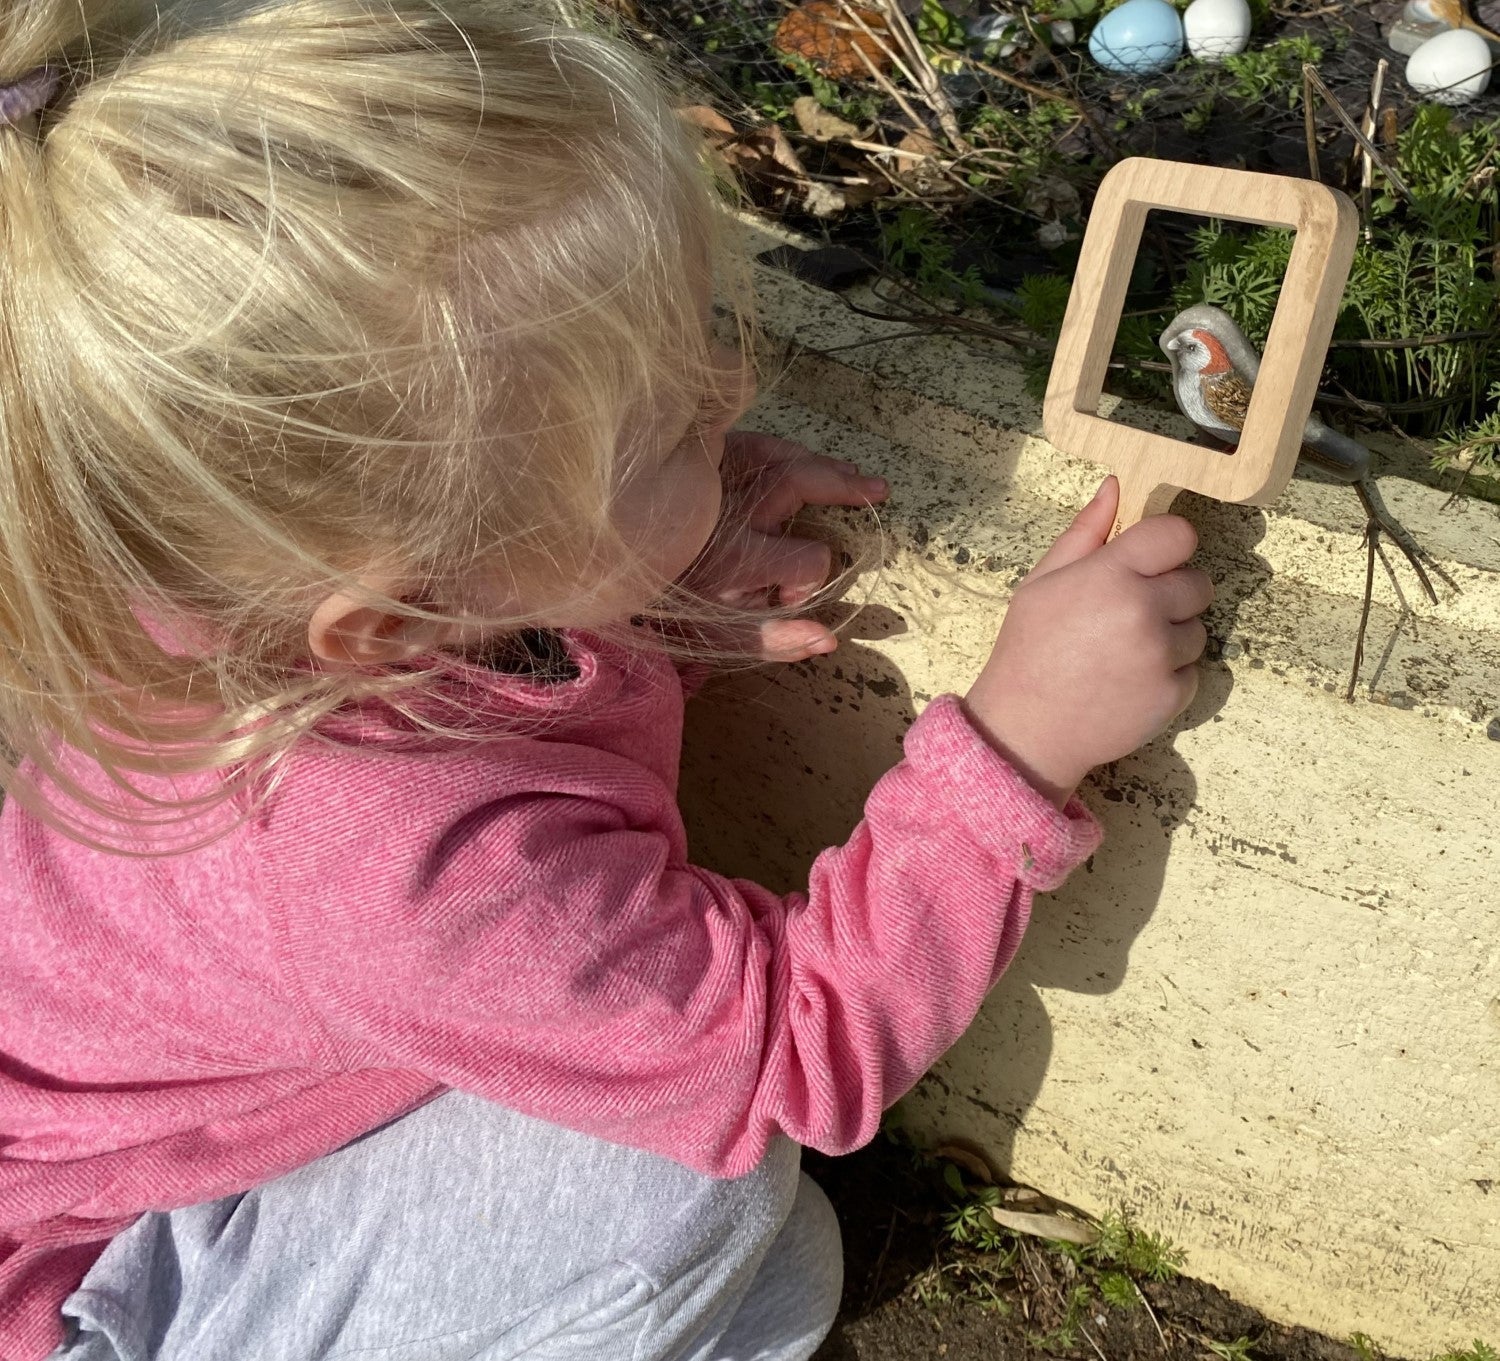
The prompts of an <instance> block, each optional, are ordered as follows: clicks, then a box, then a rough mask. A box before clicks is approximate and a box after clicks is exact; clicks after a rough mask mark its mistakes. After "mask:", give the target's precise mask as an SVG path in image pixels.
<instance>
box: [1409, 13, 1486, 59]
mask: <svg viewBox="0 0 1500 1361" xmlns="http://www.w3.org/2000/svg"><path fill="white" fill-rule="evenodd" d="M1455 28H1467V29H1471V30H1473V31H1474V32H1475V33H1477V34H1479V36H1480V37H1481V38H1483V39H1484V40H1485V41H1486V42H1487V43H1489V45H1490V47H1491V48H1492V49H1496V50H1500V33H1491V32H1490V30H1489V29H1487V28H1485V27H1484V26H1483V25H1481V24H1476V23H1475V22H1474V20H1473V19H1471V18H1470V17H1469V14H1468V11H1467V10H1465V9H1464V0H1406V4H1405V5H1403V6H1402V7H1401V14H1400V16H1399V17H1398V18H1397V19H1396V22H1395V23H1394V24H1392V25H1391V27H1390V28H1389V30H1387V32H1386V35H1385V40H1386V42H1387V43H1389V44H1390V46H1391V50H1392V51H1395V52H1399V53H1401V55H1402V56H1403V57H1409V56H1411V54H1412V53H1413V52H1415V51H1416V50H1417V48H1419V47H1421V45H1422V44H1423V43H1425V42H1426V41H1427V40H1428V39H1429V38H1435V37H1437V35H1438V34H1439V33H1447V32H1448V31H1449V30H1450V29H1455Z"/></svg>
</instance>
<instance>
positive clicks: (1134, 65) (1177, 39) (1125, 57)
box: [1089, 0, 1182, 76]
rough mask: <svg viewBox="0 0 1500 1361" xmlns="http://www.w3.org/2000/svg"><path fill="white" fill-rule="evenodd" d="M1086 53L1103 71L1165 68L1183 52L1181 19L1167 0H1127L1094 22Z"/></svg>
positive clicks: (1139, 71)
mask: <svg viewBox="0 0 1500 1361" xmlns="http://www.w3.org/2000/svg"><path fill="white" fill-rule="evenodd" d="M1089 55H1090V56H1091V57H1093V59H1094V60H1095V61H1096V62H1098V63H1099V65H1100V66H1102V67H1104V69H1105V70H1106V71H1119V72H1121V73H1122V74H1125V75H1134V76H1146V75H1150V74H1151V73H1152V72H1154V71H1165V70H1166V69H1167V67H1169V66H1172V65H1174V64H1175V63H1176V61H1177V59H1178V58H1179V57H1180V56H1182V20H1181V19H1180V18H1179V17H1178V14H1177V11H1176V10H1175V9H1173V8H1172V6H1171V5H1169V4H1167V0H1126V2H1125V4H1123V5H1121V6H1120V7H1119V8H1118V9H1112V10H1110V12H1109V13H1108V14H1106V15H1105V16H1104V18H1102V19H1101V20H1099V22H1098V23H1097V24H1095V25H1094V31H1093V32H1092V33H1090V34H1089Z"/></svg>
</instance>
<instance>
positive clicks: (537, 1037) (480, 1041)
mask: <svg viewBox="0 0 1500 1361" xmlns="http://www.w3.org/2000/svg"><path fill="white" fill-rule="evenodd" d="M540 745H542V744H520V750H515V749H512V755H511V756H510V757H509V758H508V759H507V760H505V761H503V762H492V763H490V764H488V765H487V766H484V767H483V768H480V769H478V770H476V768H475V762H474V761H473V760H472V758H470V759H461V758H455V760H454V761H453V763H452V764H451V765H444V764H443V763H441V762H439V763H435V764H434V763H427V762H424V763H422V765H421V766H419V767H413V768H412V771H411V773H410V774H409V775H405V776H403V779H402V781H401V783H400V795H401V797H400V798H399V799H396V798H394V797H393V798H392V799H391V801H390V803H389V806H388V808H386V809H384V810H382V811H381V812H380V813H379V814H378V815H377V814H376V813H375V812H374V811H372V808H371V805H370V803H369V801H368V800H367V799H366V798H365V797H364V796H363V791H362V789H361V786H360V785H359V780H360V779H361V778H364V777H365V776H366V775H367V774H368V772H356V775H355V776H354V777H353V784H352V785H350V786H349V788H350V793H349V804H350V807H351V809H352V808H357V809H358V810H359V814H358V825H357V826H352V825H350V823H349V822H348V821H347V820H346V825H345V827H344V829H343V835H342V838H340V837H339V836H337V835H333V834H331V833H329V832H328V831H326V830H325V829H326V828H327V827H328V825H329V823H330V822H337V821H338V819H329V818H328V817H327V815H326V808H327V802H328V791H327V786H326V785H324V786H323V787H322V789H321V791H319V790H318V789H317V784H318V782H317V781H312V780H297V779H292V780H289V781H288V790H289V796H288V797H287V798H284V799H283V798H280V797H279V798H278V808H277V811H276V812H275V814H274V816H273V817H272V818H271V819H270V823H269V825H268V831H267V835H270V836H272V837H274V838H276V839H277V840H278V841H280V842H281V845H280V847H279V848H278V849H277V853H276V854H274V855H268V856H267V857H266V864H267V866H268V869H267V871H266V873H267V875H268V878H270V879H271V880H272V882H271V883H269V884H268V888H269V889H270V893H269V897H270V900H271V901H272V903H273V915H274V918H275V919H276V923H277V927H278V931H279V934H280V937H281V940H282V942H283V949H284V951H285V953H286V960H287V966H288V969H289V971H290V972H291V974H292V975H293V976H294V978H295V979H296V980H297V981H298V986H299V989H300V992H301V1000H302V1003H303V1008H304V1010H303V1015H304V1019H305V1021H306V1022H307V1024H308V1025H309V1026H310V1027H311V1028H312V1030H313V1032H314V1034H315V1036H316V1038H317V1042H318V1043H319V1044H320V1045H321V1048H322V1052H323V1055H324V1058H325V1061H326V1062H328V1063H329V1064H331V1065H341V1066H364V1067H386V1068H411V1069H416V1070H419V1071H422V1072H424V1073H429V1074H431V1075H433V1076H434V1077H435V1078H436V1079H437V1080H438V1081H441V1082H443V1083H445V1084H447V1085H449V1086H452V1087H457V1088H461V1089H464V1090H467V1091H470V1092H474V1093H476V1094H479V1095H482V1096H486V1097H489V1098H491V1099H493V1100H496V1101H498V1102H501V1103H503V1104H505V1105H507V1106H510V1107H512V1108H514V1109H518V1110H521V1111H523V1112H526V1113H529V1114H532V1115H535V1116H538V1117H541V1118H544V1119H547V1120H550V1121H553V1122H555V1123H558V1124H561V1125H565V1126H569V1127H571V1128H574V1129H578V1130H582V1131H585V1132H587V1133H590V1134H594V1135H598V1136H600V1137H603V1138H606V1139H611V1140H614V1141H616V1142H619V1143H625V1144H630V1145H633V1146H636V1147H640V1148H646V1149H650V1150H653V1151H656V1152H659V1153H662V1154H665V1155H667V1156H670V1157H672V1158H675V1159H676V1160H678V1161H680V1162H683V1163H686V1164H688V1165H689V1166H692V1167H695V1168H698V1169H700V1170H702V1171H705V1172H708V1173H711V1174H716V1175H723V1176H734V1175H738V1174H740V1173H743V1172H745V1171H748V1170H749V1169H750V1168H752V1167H754V1166H755V1164H756V1163H757V1162H758V1161H759V1159H760V1157H761V1156H762V1154H763V1152H764V1150H765V1147H766V1144H767V1141H768V1140H769V1139H771V1138H772V1137H773V1136H774V1135H775V1134H777V1133H778V1132H780V1133H785V1134H787V1135H789V1136H790V1137H791V1138H793V1139H794V1140H796V1141H798V1142H799V1143H803V1144H806V1145H809V1146H811V1147H813V1148H817V1149H820V1150H822V1151H824V1152H829V1153H838V1152H845V1151H848V1150H850V1149H854V1148H857V1147H859V1146H860V1145H862V1144H863V1143H865V1142H866V1141H867V1140H869V1139H870V1138H871V1137H872V1136H873V1135H874V1133H875V1132H876V1130H877V1128H878V1124H879V1120H880V1115H881V1112H882V1111H883V1110H884V1109H885V1108H886V1107H888V1106H889V1105H890V1104H891V1103H892V1102H894V1101H895V1100H896V1099H897V1098H898V1097H900V1096H901V1095H902V1094H903V1093H904V1092H905V1091H907V1090H908V1089H909V1088H910V1087H911V1086H912V1085H913V1084H914V1083H915V1082H916V1080H917V1079H918V1078H919V1077H920V1076H921V1075H922V1073H923V1072H924V1071H925V1070H926V1068H927V1067H928V1066H929V1065H930V1064H931V1063H932V1062H933V1061H934V1060H935V1059H936V1058H937V1057H938V1056H939V1055H940V1054H942V1052H943V1051H944V1050H945V1049H947V1048H948V1047H949V1046H950V1045H951V1044H952V1043H953V1042H954V1041H955V1040H956V1039H957V1038H958V1037H959V1035H960V1034H961V1033H962V1032H963V1030H964V1029H965V1027H966V1026H967V1025H968V1024H969V1022H970V1021H971V1020H972V1019H973V1017H974V1014H975V1012H976V1010H977V1009H978V1007H979V1004H980V1002H981V1001H982V1000H983V998H984V996H985V993H986V992H987V991H988V990H989V988H990V987H991V985H992V984H993V983H994V981H995V979H996V978H997V977H998V975H999V973H1000V972H1001V970H1002V969H1004V967H1005V966H1006V965H1007V964H1008V963H1009V962H1010V959H1011V957H1012V956H1013V955H1014V953H1015V951H1016V948H1017V946H1018V945H1019V944H1020V940H1021V935H1022V933H1023V931H1024V930H1025V927H1026V923H1027V920H1028V917H1029V914H1030V909H1031V898H1032V894H1033V893H1034V892H1035V891H1037V890H1046V889H1051V888H1054V887H1056V886H1057V885H1058V884H1060V883H1061V882H1062V881H1063V879H1064V878H1065V877H1066V876H1067V874H1068V873H1069V872H1070V871H1071V870H1072V869H1073V868H1074V867H1075V866H1076V865H1077V864H1078V863H1079V862H1080V861H1082V860H1083V859H1084V858H1085V857H1087V856H1088V855H1089V854H1090V853H1091V852H1092V851H1093V849H1094V847H1095V846H1096V845H1097V844H1098V840H1099V830H1098V827H1097V824H1096V823H1095V822H1094V820H1093V819H1092V817H1090V815H1089V814H1088V813H1087V812H1086V811H1084V809H1083V808H1082V807H1081V806H1080V805H1078V804H1076V803H1074V804H1070V805H1069V807H1068V809H1067V810H1065V811H1064V812H1063V813H1059V812H1058V811H1057V810H1056V809H1055V808H1053V807H1052V805H1051V804H1050V803H1048V802H1047V801H1046V800H1044V799H1043V798H1041V796H1040V795H1038V794H1037V793H1036V792H1035V791H1034V790H1032V789H1031V788H1030V787H1029V786H1028V785H1027V784H1026V783H1025V782H1024V781H1023V780H1022V779H1021V778H1020V777H1019V776H1018V775H1017V774H1016V773H1015V772H1014V771H1012V770H1011V769H1010V767H1009V766H1008V765H1006V763H1005V762H1004V761H1003V760H1001V759H1000V757H998V756H997V755H996V754H995V753H994V752H993V751H992V750H991V749H990V748H989V747H988V746H987V745H985V743H984V742H983V741H982V740H981V739H980V738H979V737H978V735H977V734H976V733H975V732H974V730H973V729H972V728H971V727H970V725H969V724H968V722H967V721H966V719H965V718H964V716H963V713H962V711H961V709H960V708H959V705H958V702H957V701H956V700H955V699H953V698H951V697H942V698H939V699H938V700H935V701H934V702H933V703H932V704H931V705H930V706H929V707H928V709H927V710H926V712H925V713H924V714H923V715H922V717H921V718H920V719H918V721H917V722H916V723H915V724H914V725H913V726H912V728H911V730H910V732H909V733H908V735H907V738H906V744H905V750H906V755H905V759H904V760H903V761H902V762H901V763H900V764H898V765H897V766H896V767H895V768H894V769H892V770H891V771H890V772H888V773H887V774H886V775H885V776H884V778H882V779H881V780H880V782H879V783H878V784H877V786H876V787H875V789H874V791H873V792H872V793H871V795H870V797H869V800H868V802H867V804H866V809H865V817H864V819H863V821H862V822H861V823H860V824H859V825H858V826H857V827H856V829H855V831H854V834H853V835H852V836H851V837H850V839H849V840H848V842H847V843H845V844H844V845H843V846H839V847H835V848H832V849H830V850H827V851H825V852H824V853H823V854H822V855H821V856H819V857H818V859H817V861H816V862H815V864H814V865H813V868H812V873H811V876H810V882H809V886H808V892H807V893H806V894H805V895H803V894H792V895H790V896H787V897H781V896H779V895H777V894H773V893H771V892H769V891H768V890H766V889H764V888H761V887H759V886H757V885H755V884H752V883H748V882H745V881H743V880H731V879H727V878H724V877H722V876H720V875H717V874H713V873H711V872H709V871H707V870H704V869H701V868H698V867H695V866H693V865H690V864H689V863H687V859H686V843H685V837H684V834H683V830H682V823H681V818H680V816H679V814H678V812H677V808H676V804H675V798H674V791H673V790H672V789H671V788H670V787H668V785H667V784H666V782H664V781H662V780H660V779H658V778H657V777H655V776H654V775H652V774H651V773H650V772H647V771H645V770H643V769H642V768H641V767H640V766H638V765H636V764H634V763H632V762H628V761H625V760H623V759H620V758H616V757H611V756H609V755H608V754H606V753H602V752H599V751H596V750H592V749H590V748H586V747H571V746H563V747H561V748H560V749H559V748H558V747H557V746H556V745H553V746H551V747H549V749H548V750H547V752H546V755H545V759H544V758H543V756H542V755H541V754H539V753H537V754H531V755H528V751H529V748H530V747H531V746H540ZM373 764H377V765H378V763H373ZM385 769H386V771H387V774H388V772H389V767H385ZM346 778H348V777H346ZM299 787H301V788H302V791H303V792H302V793H301V794H297V793H296V792H295V791H296V790H297V789H298V788H299ZM304 801H305V803H304ZM319 813H321V814H322V816H317V814H319ZM351 835H352V836H353V837H354V844H353V845H352V846H351V843H350V837H351ZM361 837H363V840H361V839H360V838H361ZM271 866H275V867H277V868H275V869H271V868H269V867H271Z"/></svg>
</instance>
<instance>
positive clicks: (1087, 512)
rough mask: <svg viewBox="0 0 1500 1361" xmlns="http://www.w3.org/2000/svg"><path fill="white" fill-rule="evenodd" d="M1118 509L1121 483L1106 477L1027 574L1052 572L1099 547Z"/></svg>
mask: <svg viewBox="0 0 1500 1361" xmlns="http://www.w3.org/2000/svg"><path fill="white" fill-rule="evenodd" d="M1119 508H1120V484H1119V482H1118V481H1117V480H1116V479H1115V478H1114V477H1106V478H1105V479H1104V481H1103V482H1102V483H1101V484H1100V487H1099V490H1098V491H1097V492H1095V493H1094V499H1093V500H1092V501H1090V502H1089V503H1088V505H1086V506H1085V507H1084V508H1083V509H1082V510H1080V511H1079V512H1078V514H1077V515H1076V516H1074V518H1073V523H1072V524H1070V525H1069V526H1068V527H1067V528H1066V529H1065V530H1063V532H1062V533H1061V534H1059V535H1058V536H1057V542H1056V543H1054V544H1053V545H1052V547H1051V548H1049V549H1048V550H1047V551H1046V552H1045V553H1044V554H1042V557H1041V560H1040V561H1039V562H1038V563H1037V565H1036V566H1035V567H1033V568H1032V569H1031V573H1030V574H1031V575H1032V576H1034V577H1041V576H1046V575H1047V573H1048V572H1055V571H1057V569H1058V568H1059V567H1066V566H1068V564H1069V563H1073V562H1077V561H1078V560H1079V559H1080V558H1086V557H1088V555H1089V554H1090V553H1092V552H1095V551H1096V550H1097V549H1099V548H1102V547H1103V546H1104V544H1105V542H1106V541H1107V540H1108V538H1109V531H1110V530H1111V529H1113V528H1114V523H1115V512H1116V511H1117V510H1118V509H1119Z"/></svg>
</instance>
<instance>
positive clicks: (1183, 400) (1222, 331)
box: [1160, 303, 1442, 669]
mask: <svg viewBox="0 0 1500 1361" xmlns="http://www.w3.org/2000/svg"><path fill="white" fill-rule="evenodd" d="M1160 345H1161V348H1162V350H1163V351H1164V352H1165V354H1166V356H1167V358H1168V360H1170V361H1171V365H1172V391H1173V394H1174V396H1175V397H1176V399H1177V405H1178V406H1179V407H1181V408H1182V413H1183V415H1185V416H1186V417H1187V418H1188V419H1189V420H1190V421H1192V422H1193V424H1194V425H1196V426H1197V427H1198V428H1199V430H1201V431H1203V432H1204V434H1206V435H1208V436H1210V437H1211V438H1213V439H1217V440H1219V441H1220V442H1221V443H1223V444H1228V445H1234V444H1238V443H1239V439H1240V431H1241V430H1242V429H1243V428H1244V424H1245V413H1246V411H1247V410H1248V409H1249V407H1250V394H1251V392H1252V391H1253V390H1254V387H1255V380H1256V378H1257V376H1258V375H1259V373H1260V355H1259V354H1258V353H1257V352H1256V349H1255V346H1253V345H1252V344H1251V343H1250V342H1249V341H1248V340H1247V339H1246V338H1245V334H1244V332H1243V331H1241V330H1240V328H1239V327H1238V326H1236V325H1235V323H1234V321H1233V319H1232V318H1231V317H1230V316H1229V314H1228V313H1227V312H1224V311H1223V310H1221V309H1220V308H1217V307H1212V306H1210V305H1209V304H1208V303H1197V304H1195V305H1194V306H1192V307H1189V308H1187V309H1186V310H1184V311H1182V312H1179V313H1178V314H1177V315H1176V316H1175V317H1173V318H1172V320H1171V321H1170V322H1169V323H1168V325H1167V328H1166V330H1164V331H1163V332H1162V334H1161V340H1160ZM1301 458H1302V460H1303V461H1305V462H1307V463H1310V464H1312V465H1313V466H1314V467H1317V468H1320V469H1322V471H1323V472H1325V473H1327V474H1329V475H1330V476H1331V477H1334V478H1336V479H1337V480H1338V481H1340V482H1347V483H1350V484H1351V485H1352V486H1353V487H1354V490H1355V492H1356V493H1357V494H1358V496H1359V499H1360V504H1361V505H1362V506H1363V507H1364V510H1365V515H1366V517H1367V519H1366V527H1365V536H1366V539H1367V541H1368V542H1369V545H1370V563H1371V568H1372V569H1373V566H1374V555H1375V552H1376V549H1377V547H1378V543H1379V536H1380V533H1381V532H1382V531H1383V532H1384V533H1385V534H1387V535H1388V536H1389V537H1390V539H1391V541H1392V542H1393V543H1394V544H1395V545H1396V546H1397V547H1398V548H1399V549H1400V550H1401V551H1402V553H1404V554H1405V555H1406V559H1407V561H1408V562H1410V563H1411V565H1412V569H1413V571H1415V572H1416V574H1417V579H1418V580H1419V581H1420V582H1421V583H1422V589H1423V591H1424V592H1425V593H1426V595H1427V598H1428V599H1429V600H1431V601H1432V602H1433V603H1434V604H1436V603H1437V592H1436V591H1435V590H1433V587H1432V582H1431V580H1430V579H1429V577H1428V575H1427V571H1426V568H1425V566H1424V558H1425V555H1424V554H1423V553H1422V550H1421V549H1420V548H1418V547H1417V546H1416V544H1414V543H1413V542H1412V541H1411V538H1410V536H1409V535H1408V534H1407V533H1406V531H1405V530H1403V529H1402V528H1401V527H1400V526H1399V525H1398V524H1396V522H1395V521H1394V520H1393V519H1391V517H1390V515H1389V513H1388V512H1387V511H1386V510H1385V507H1384V506H1383V505H1382V504H1381V501H1380V495H1379V492H1378V491H1377V490H1376V488H1375V483H1374V479H1373V478H1372V477H1371V475H1370V451H1369V450H1368V449H1367V448H1365V446H1364V445H1363V444H1360V443H1359V442H1358V441H1357V440H1352V439H1350V438H1349V437H1348V436H1347V435H1341V434H1340V433H1339V432H1338V431H1337V430H1331V429H1330V428H1329V427H1328V426H1326V425H1325V424H1324V423H1323V422H1322V421H1320V420H1319V419H1318V418H1317V417H1316V416H1309V417H1308V419H1307V424H1306V426H1304V427H1303V431H1302V453H1301ZM1431 565H1432V566H1433V570H1434V571H1436V572H1437V573H1438V574H1439V575H1440V576H1441V575H1442V570H1441V568H1439V567H1437V565H1436V564H1431ZM1357 666H1358V663H1357V662H1356V669H1357Z"/></svg>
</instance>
